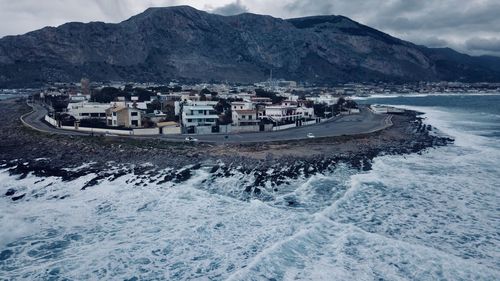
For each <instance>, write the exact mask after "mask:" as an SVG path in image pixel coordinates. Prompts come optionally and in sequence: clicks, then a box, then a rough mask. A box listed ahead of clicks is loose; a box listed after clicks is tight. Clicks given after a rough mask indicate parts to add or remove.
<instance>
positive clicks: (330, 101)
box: [30, 78, 500, 141]
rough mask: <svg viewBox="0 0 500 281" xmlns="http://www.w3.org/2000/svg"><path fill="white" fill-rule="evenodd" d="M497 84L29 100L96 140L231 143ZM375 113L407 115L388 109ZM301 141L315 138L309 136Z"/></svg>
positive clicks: (171, 90)
mask: <svg viewBox="0 0 500 281" xmlns="http://www.w3.org/2000/svg"><path fill="white" fill-rule="evenodd" d="M498 87H500V85H496V84H488V83H486V84H484V83H476V84H464V83H449V82H442V83H431V82H428V83H418V84H406V85H387V84H382V85H380V84H379V85H375V84H344V85H340V86H337V87H313V86H307V85H298V83H297V82H295V81H284V80H272V79H270V80H268V81H265V82H261V83H255V84H254V85H244V86H241V85H228V84H182V83H179V82H170V83H168V84H166V85H161V84H152V83H120V82H116V83H91V82H90V81H89V80H88V79H85V78H84V79H82V80H81V81H80V83H59V84H54V85H51V86H48V87H45V88H42V89H36V90H35V89H34V90H32V92H31V93H30V101H31V102H32V103H33V104H36V105H37V106H38V108H39V109H43V110H45V113H46V114H44V115H43V118H42V119H43V121H44V122H45V123H46V124H50V125H51V126H52V127H54V128H57V129H60V130H67V131H78V132H85V133H91V134H106V135H126V136H130V135H133V136H179V135H186V136H187V137H186V138H185V140H187V141H196V140H197V139H196V136H192V137H189V136H190V135H210V134H219V135H229V134H240V133H259V132H272V131H281V130H287V129H291V128H297V127H306V126H310V125H315V124H319V123H322V122H326V121H329V120H332V119H335V118H338V117H339V116H346V115H356V114H360V113H361V109H360V107H359V106H358V105H357V104H356V102H355V101H354V100H355V99H356V98H358V97H366V96H370V95H383V94H387V95H390V94H393V93H398V94H425V93H426V92H427V91H430V92H434V93H444V94H446V93H463V92H468V93H474V92H478V93H484V92H488V91H496V90H497V89H498ZM370 110H371V112H372V113H401V112H400V111H398V109H395V108H387V107H376V106H372V107H371V108H370ZM302 137H303V138H313V137H315V135H314V134H313V133H306V134H304V136H302Z"/></svg>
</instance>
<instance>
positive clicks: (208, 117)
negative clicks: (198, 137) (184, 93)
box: [181, 105, 219, 134]
mask: <svg viewBox="0 0 500 281" xmlns="http://www.w3.org/2000/svg"><path fill="white" fill-rule="evenodd" d="M181 120H182V127H183V129H184V131H185V132H188V133H198V134H201V133H211V132H212V127H214V126H216V125H217V121H218V120H219V116H218V115H217V114H216V112H215V110H214V108H213V106H210V105H184V106H183V107H182V114H181Z"/></svg>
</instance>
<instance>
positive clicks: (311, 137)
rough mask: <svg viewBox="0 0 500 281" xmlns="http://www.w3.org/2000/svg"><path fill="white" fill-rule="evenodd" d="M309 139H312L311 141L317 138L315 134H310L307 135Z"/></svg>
mask: <svg viewBox="0 0 500 281" xmlns="http://www.w3.org/2000/svg"><path fill="white" fill-rule="evenodd" d="M307 137H308V138H310V139H313V138H315V136H314V135H313V133H309V134H307Z"/></svg>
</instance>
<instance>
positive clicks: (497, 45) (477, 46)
mask: <svg viewBox="0 0 500 281" xmlns="http://www.w3.org/2000/svg"><path fill="white" fill-rule="evenodd" d="M465 46H466V47H467V49H469V50H471V51H487V52H500V39H499V38H477V37H473V38H471V39H469V40H467V41H466V42H465Z"/></svg>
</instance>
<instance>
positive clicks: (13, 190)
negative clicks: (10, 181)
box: [5, 188, 16, 196]
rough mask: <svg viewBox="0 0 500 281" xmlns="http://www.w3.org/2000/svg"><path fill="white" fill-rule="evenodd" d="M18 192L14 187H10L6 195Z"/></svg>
mask: <svg viewBox="0 0 500 281" xmlns="http://www.w3.org/2000/svg"><path fill="white" fill-rule="evenodd" d="M15 193H16V190H15V189H13V188H9V189H8V190H7V192H5V196H12V195H14V194H15Z"/></svg>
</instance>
